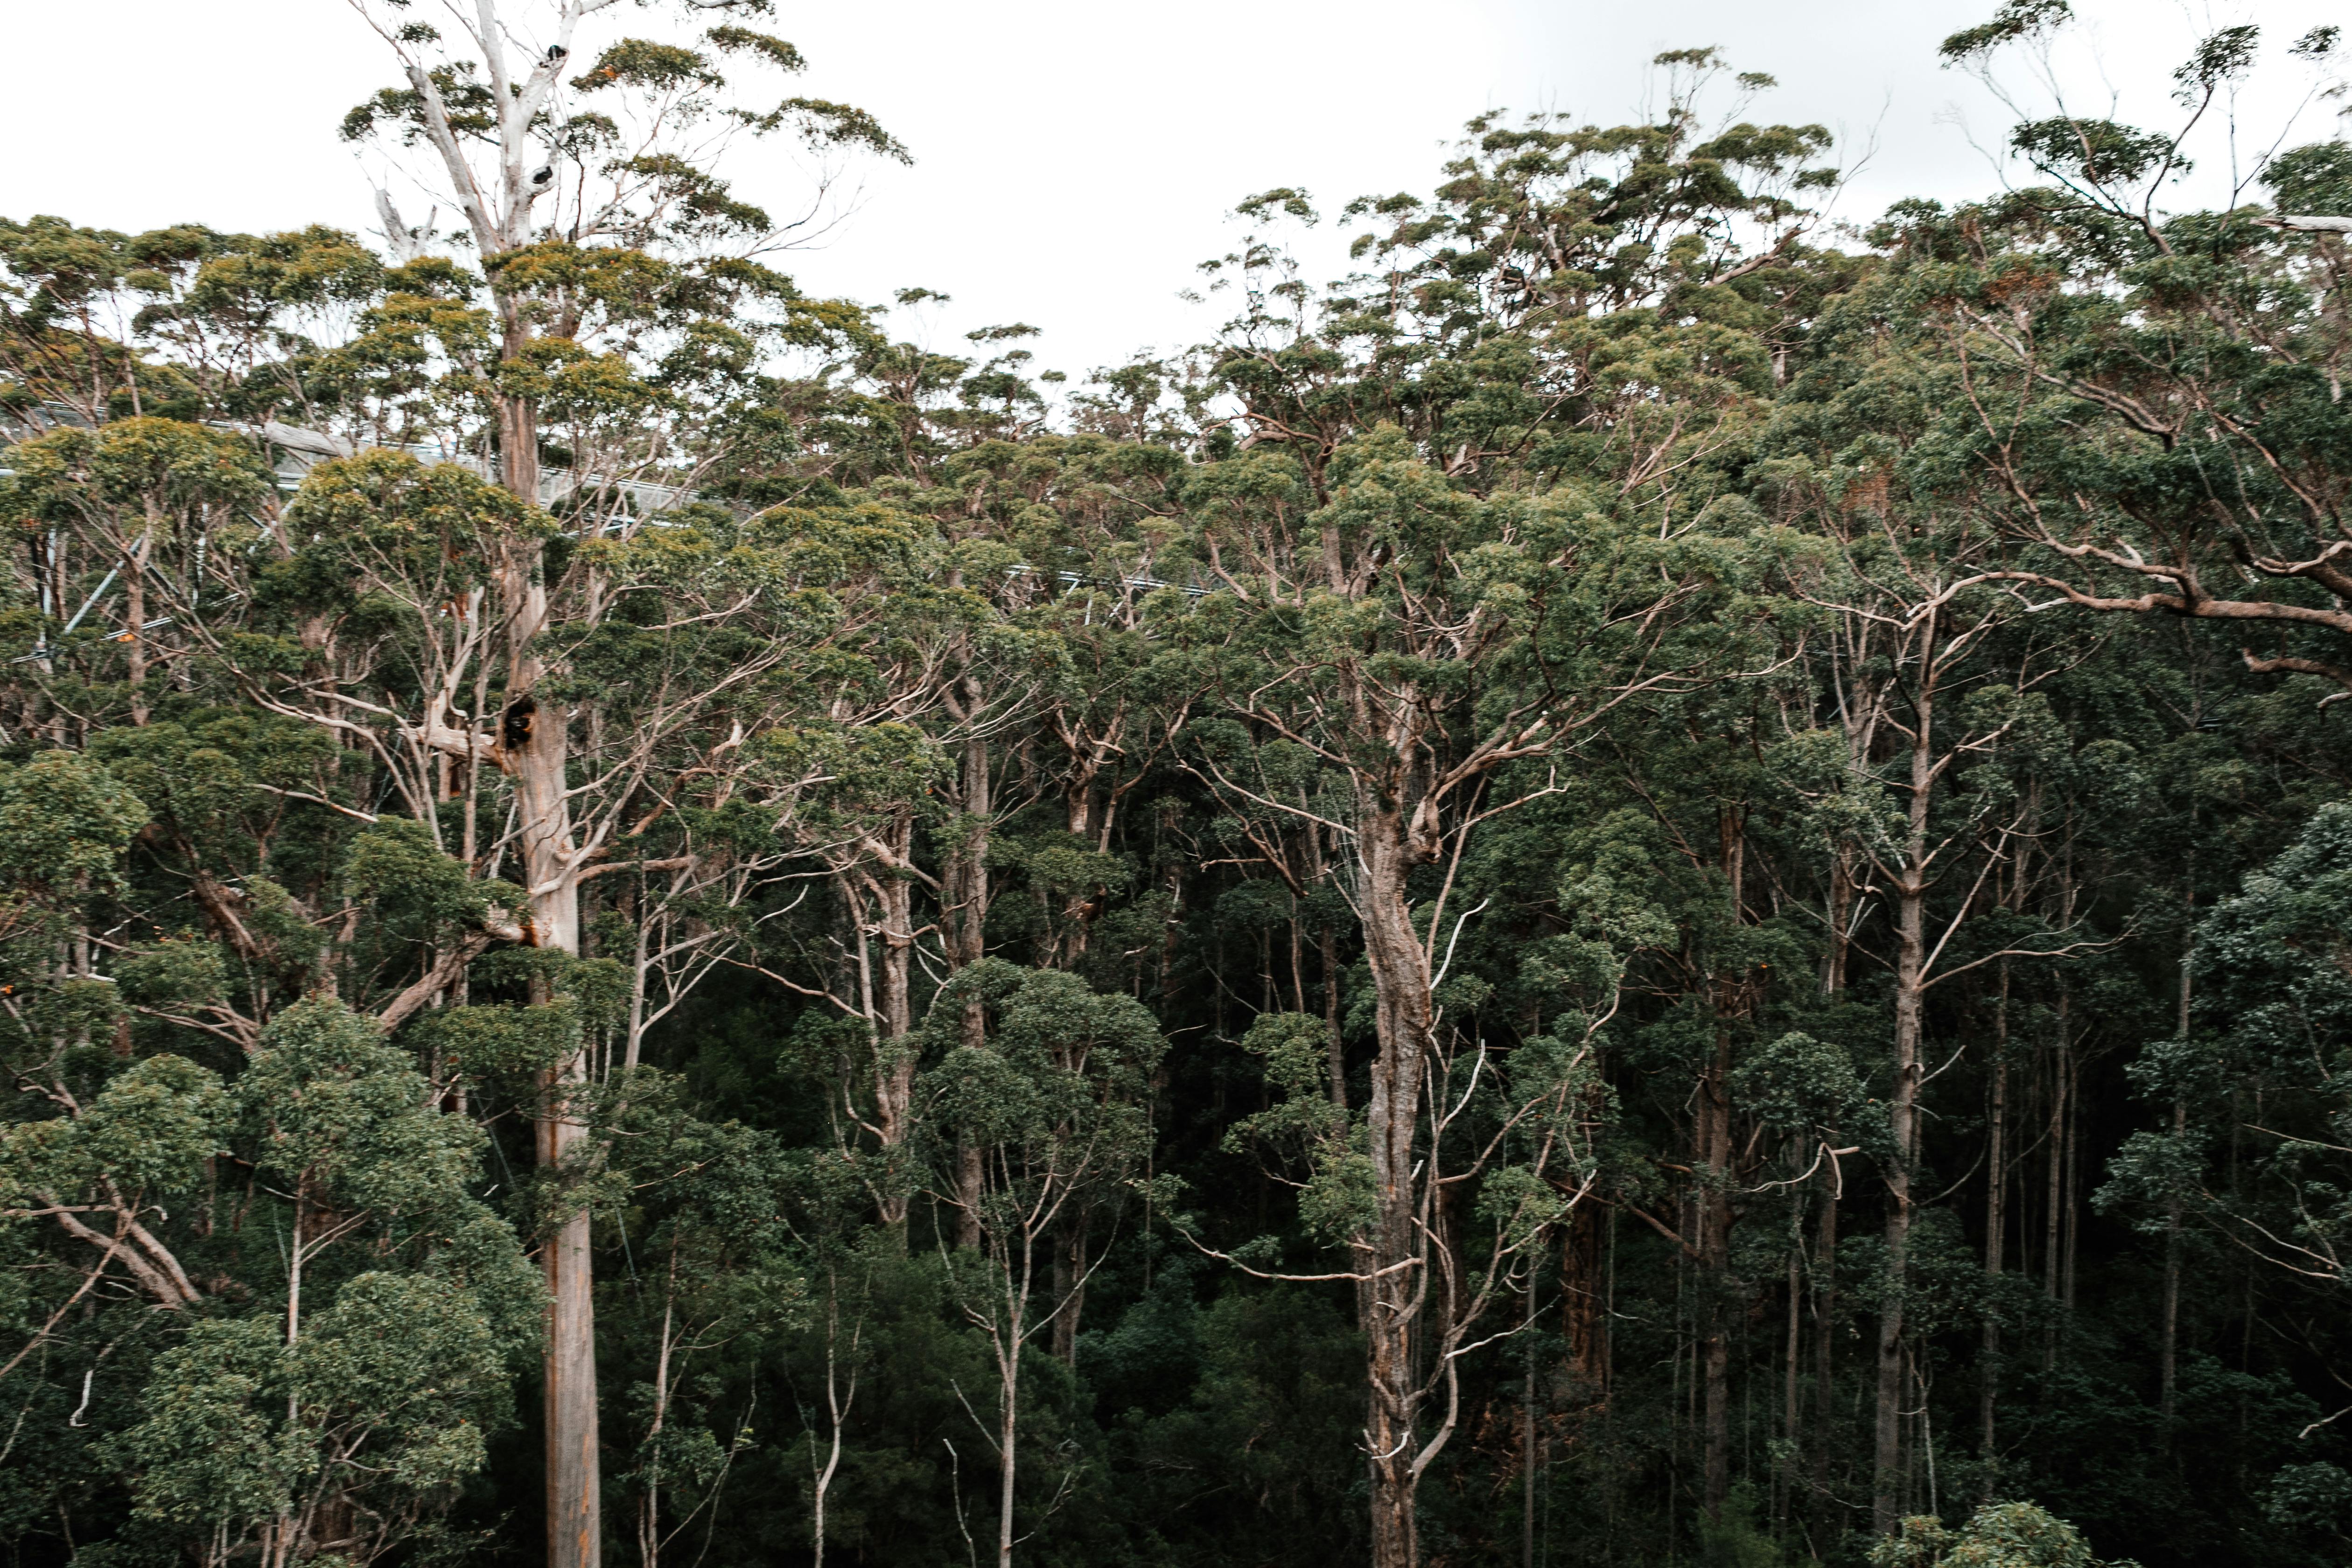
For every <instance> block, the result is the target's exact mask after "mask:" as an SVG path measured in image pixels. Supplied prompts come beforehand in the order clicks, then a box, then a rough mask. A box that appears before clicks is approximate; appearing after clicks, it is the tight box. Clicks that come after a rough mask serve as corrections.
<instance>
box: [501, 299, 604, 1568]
mask: <svg viewBox="0 0 2352 1568" xmlns="http://www.w3.org/2000/svg"><path fill="white" fill-rule="evenodd" d="M508 313H509V317H510V319H509V325H508V338H509V342H508V348H509V354H510V355H512V354H517V353H521V352H522V348H523V346H526V345H527V341H528V330H529V329H528V327H527V325H524V324H522V322H521V317H520V308H519V307H510V308H509V312H508ZM519 339H520V342H518V340H519ZM538 420H539V411H538V408H537V406H536V405H534V404H533V403H532V402H531V401H530V399H527V398H512V397H509V398H501V399H500V400H499V441H500V447H499V456H500V458H501V462H502V466H503V476H502V477H503V478H504V479H505V482H506V486H507V488H508V489H509V490H511V491H513V492H514V493H515V494H516V495H517V496H519V497H520V498H521V499H522V500H526V501H530V502H533V503H536V502H537V500H538V499H539V496H538V491H539V435H538V430H539V424H538ZM495 572H496V580H497V588H498V593H499V605H500V610H501V612H502V614H503V616H504V618H505V635H506V644H507V707H506V710H505V713H504V714H503V715H502V718H501V721H500V733H499V763H500V765H501V766H502V767H503V768H504V770H505V772H506V773H507V775H508V777H509V779H510V780H511V781H512V784H513V788H514V795H515V823H516V828H517V832H518V835H519V837H520V840H521V848H522V861H523V867H524V870H525V872H526V875H527V877H528V879H529V886H530V914H531V939H532V941H533V942H534V943H535V944H536V945H538V946H540V947H544V948H552V949H554V950H555V951H557V952H567V953H574V954H576V953H578V952H579V951H580V881H579V877H580V869H581V868H580V865H579V851H578V847H577V846H576V845H575V843H574V842H573V833H572V806H571V797H570V794H569V785H570V780H569V779H568V777H567V776H566V775H567V771H568V770H567V767H566V763H567V762H568V761H569V756H568V752H569V743H568V742H569V736H568V733H567V731H568V725H567V723H566V721H565V714H564V711H563V710H562V707H561V706H560V705H559V704H558V703H556V702H555V701H553V700H550V701H548V702H547V703H546V704H545V705H544V706H542V705H541V700H540V697H539V686H540V683H541V679H542V677H544V675H545V674H546V673H547V671H546V667H545V664H544V662H543V660H542V656H541V653H540V652H539V650H538V649H537V648H536V647H533V643H534V641H535V640H536V638H537V637H539V635H540V633H541V631H542V630H544V629H545V627H546V626H547V620H548V597H547V582H546V575H545V561H544V552H543V550H542V548H541V545H540V544H539V543H538V542H536V541H530V540H521V539H515V540H510V541H509V542H507V543H506V545H505V546H504V548H503V550H502V551H501V552H500V554H499V559H498V562H497V563H496V568H495ZM542 988H543V983H542V986H541V987H538V988H535V991H536V990H538V989H542ZM533 1000H534V1001H539V1002H545V1001H546V1000H548V998H547V997H546V996H545V995H543V994H534V996H533ZM586 1081H587V1061H586V1053H585V1048H584V1045H575V1046H574V1047H573V1048H572V1050H571V1051H569V1052H568V1053H567V1054H566V1055H565V1056H564V1058H563V1059H562V1060H561V1061H559V1062H557V1063H556V1064H555V1065H554V1066H553V1067H551V1068H548V1069H547V1071H546V1072H545V1073H543V1074H542V1075H541V1101H542V1104H541V1110H540V1113H539V1119H538V1127H537V1132H538V1153H539V1161H540V1163H541V1166H542V1167H543V1168H545V1169H548V1170H551V1171H553V1170H559V1169H561V1168H562V1165H563V1164H564V1163H566V1162H567V1161H568V1160H572V1159H574V1158H576V1155H575V1153H574V1151H576V1150H577V1148H578V1147H579V1144H580V1142H582V1140H583V1139H584V1138H585V1137H586V1136H587V1131H588V1130H587V1127H586V1125H585V1124H584V1123H583V1121H581V1111H580V1106H579V1103H578V1101H579V1097H580V1093H581V1091H582V1089H583V1088H584V1087H585V1085H586ZM589 1237H590V1225H589V1215H588V1214H587V1212H586V1211H585V1210H584V1209H583V1210H581V1211H580V1212H578V1213H574V1214H572V1215H570V1216H569V1217H568V1218H566V1219H565V1220H564V1221H563V1222H562V1225H561V1226H559V1227H558V1228H557V1230H556V1232H555V1234H554V1235H552V1236H551V1237H549V1238H548V1239H547V1243H546V1245H545V1247H544V1248H543V1249H542V1252H541V1263H542V1266H543V1268H545V1271H546V1276H547V1295H548V1310H547V1352H546V1363H545V1365H546V1390H545V1394H546V1424H547V1545H548V1564H549V1568H598V1564H600V1563H602V1561H603V1557H604V1544H603V1524H602V1519H601V1515H600V1492H601V1489H602V1481H601V1477H600V1463H599V1458H600V1457H599V1454H598V1432H597V1414H596V1318H595V1302H594V1277H593V1269H592V1264H591V1258H590V1252H589Z"/></svg>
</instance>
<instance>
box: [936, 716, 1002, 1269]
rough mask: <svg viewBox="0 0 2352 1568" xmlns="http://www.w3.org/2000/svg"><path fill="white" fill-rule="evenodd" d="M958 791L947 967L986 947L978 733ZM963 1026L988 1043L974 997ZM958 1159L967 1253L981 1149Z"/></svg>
mask: <svg viewBox="0 0 2352 1568" xmlns="http://www.w3.org/2000/svg"><path fill="white" fill-rule="evenodd" d="M961 687H962V694H963V697H964V699H965V702H966V706H965V708H964V709H963V710H962V714H961V717H963V718H964V719H965V721H966V722H976V721H977V720H978V716H979V712H980V708H981V701H980V698H981V690H980V687H979V684H978V682H976V681H974V680H972V679H971V678H970V677H968V676H967V677H966V678H965V679H963V680H962V681H961ZM956 793H957V802H956V804H957V805H958V807H959V808H960V810H961V815H962V816H963V818H964V823H963V837H962V840H961V842H960V843H959V844H958V845H957V846H956V849H955V853H954V855H953V856H952V857H951V858H950V867H949V871H950V876H949V879H948V886H947V889H946V891H947V899H946V900H945V902H946V905H947V907H946V908H944V909H942V910H940V925H941V927H942V929H943V930H944V931H945V933H946V936H945V944H946V947H947V956H948V967H949V968H950V969H951V970H962V969H968V968H970V967H971V965H973V964H975V963H979V962H980V961H981V959H982V957H983V956H984V955H985V954H986V953H987V951H988V938H987V929H988V829H989V812H990V809H991V803H990V799H989V756H988V742H987V741H986V740H985V739H983V738H982V736H980V735H978V734H976V733H975V734H973V735H971V736H970V737H969V738H968V739H966V741H965V742H964V748H963V759H962V763H961V766H960V768H959V770H958V774H957V792H956ZM961 1030H962V1038H961V1043H962V1044H963V1045H964V1046H965V1047H968V1048H970V1049H972V1050H980V1049H982V1048H983V1047H986V1046H987V1044H988V1020H987V1015H986V1010H985V1009H984V1008H983V1007H982V1005H981V1003H980V999H979V998H978V997H977V996H974V997H970V998H968V999H966V1001H965V1002H964V1005H963V1016H962V1021H961ZM957 1159H958V1167H957V1174H956V1195H957V1202H958V1205H959V1207H958V1212H957V1216H956V1245H957V1246H958V1247H961V1248H963V1249H964V1250H966V1251H970V1250H971V1248H973V1247H978V1246H979V1245H980V1185H981V1169H980V1150H979V1149H978V1148H977V1147H971V1146H967V1147H966V1148H964V1149H963V1150H962V1151H961V1152H960V1153H959V1154H958V1156H957Z"/></svg>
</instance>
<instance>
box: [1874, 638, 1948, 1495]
mask: <svg viewBox="0 0 2352 1568" xmlns="http://www.w3.org/2000/svg"><path fill="white" fill-rule="evenodd" d="M1934 625H1935V623H1934V619H1933V617H1930V618H1929V620H1928V623H1927V626H1928V631H1929V643H1928V647H1929V648H1930V649H1931V650H1932V648H1933V646H1934V644H1933V628H1934ZM1933 716H1934V710H1933V708H1932V706H1931V697H1930V690H1929V689H1922V691H1921V692H1920V694H1919V696H1918V698H1917V700H1916V704H1915V707H1914V715H1913V722H1914V730H1913V736H1912V740H1913V743H1912V748H1911V783H1910V792H1911V799H1910V810H1909V814H1908V816H1909V821H1908V835H1907V842H1906V855H1905V865H1904V868H1903V874H1902V877H1901V879H1900V880H1899V881H1897V883H1896V886H1895V1081H1894V1083H1893V1085H1892V1086H1891V1088H1890V1089H1889V1092H1888V1096H1887V1131H1888V1132H1889V1134H1890V1139H1891V1142H1893V1144H1894V1149H1893V1151H1892V1153H1891V1155H1890V1157H1889V1160H1888V1163H1887V1168H1886V1173H1885V1179H1886V1198H1887V1205H1886V1232H1885V1234H1886V1282H1885V1302H1884V1303H1883V1304H1882V1305H1881V1307H1880V1309H1879V1314H1878V1401H1877V1424H1876V1432H1875V1441H1874V1444H1873V1447H1872V1475H1873V1479H1872V1483H1871V1524H1872V1528H1873V1529H1874V1530H1875V1531H1877V1532H1878V1533H1879V1534H1881V1535H1891V1534H1893V1533H1894V1531H1895V1526H1896V1525H1897V1524H1898V1523H1899V1522H1900V1521H1901V1518H1902V1506H1903V1505H1902V1483H1903V1394H1904V1384H1905V1378H1904V1375H1903V1371H1904V1366H1903V1363H1904V1357H1903V1299H1904V1293H1905V1290H1906V1286H1907V1283H1908V1263H1909V1258H1910V1249H1911V1221H1912V1197H1911V1172H1912V1165H1913V1162H1914V1160H1915V1158H1916V1152H1917V1145H1918V1102H1919V1079H1920V1060H1919V1047H1920V1033H1921V1028H1922V1026H1923V1019H1922V1016H1921V1014H1922V1005H1923V1003H1924V1001H1925V999H1926V996H1925V993H1926V980H1927V975H1926V967H1927V805H1928V800H1929V796H1930V792H1931V791H1932V790H1933V789H1934V787H1935V772H1934V752H1933V735H1934V730H1933Z"/></svg>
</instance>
